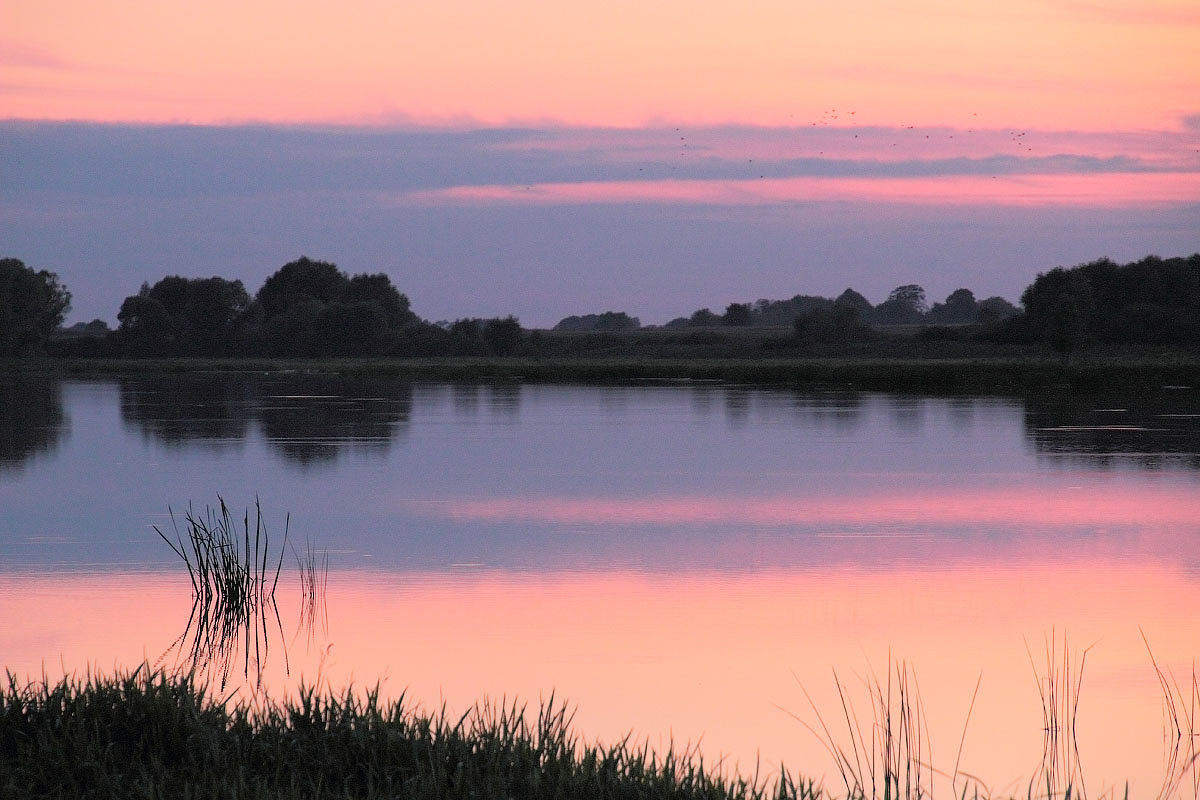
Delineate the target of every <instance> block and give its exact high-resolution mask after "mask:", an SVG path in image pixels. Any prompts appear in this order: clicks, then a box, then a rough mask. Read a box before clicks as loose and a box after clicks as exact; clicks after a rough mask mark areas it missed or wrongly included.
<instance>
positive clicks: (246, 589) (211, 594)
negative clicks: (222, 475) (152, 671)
mask: <svg viewBox="0 0 1200 800" xmlns="http://www.w3.org/2000/svg"><path fill="white" fill-rule="evenodd" d="M217 500H218V507H217V508H212V507H206V508H205V510H204V513H203V514H196V513H195V512H193V510H192V508H191V506H189V507H188V510H187V512H186V514H185V516H184V521H183V529H184V530H183V532H182V533H181V532H180V530H179V525H178V524H177V521H176V519H175V513H174V511H170V509H168V510H169V511H170V515H171V525H172V528H173V529H174V534H175V540H174V541H172V540H171V539H170V538H168V537H167V535H166V534H164V533H163V532H162V531H161V530H160V529H159V528H158V527H157V526H155V527H154V531H155V533H157V534H158V535H159V537H160V538H162V540H163V541H164V542H166V543H167V545H168V546H169V547H170V548H171V549H172V550H173V551H174V552H175V554H176V555H178V556H179V557H180V559H182V560H183V562H184V565H185V566H186V567H187V572H188V578H189V580H190V581H191V585H192V595H193V598H192V610H191V614H190V615H189V617H188V621H187V625H186V627H185V628H184V632H183V633H182V634H181V635H180V637H179V638H178V639H176V640H175V642H174V643H173V644H172V645H171V647H170V648H168V650H167V651H166V652H165V653H164V654H163V656H162V657H160V659H159V663H162V662H163V660H164V659H166V658H167V657H168V656H169V655H170V654H171V653H173V652H174V653H176V654H180V655H182V656H183V657H184V660H185V666H186V668H187V669H188V670H189V671H202V672H203V671H212V672H214V673H215V674H216V675H217V676H218V677H219V679H220V685H221V687H222V688H224V687H225V685H226V683H227V681H228V679H229V676H230V674H231V672H232V669H233V666H234V663H235V661H236V657H237V654H238V652H239V650H240V651H242V653H243V658H242V673H243V676H244V677H245V678H246V679H247V680H249V679H250V674H251V669H252V667H253V670H254V673H255V681H254V685H255V686H258V685H259V684H260V682H261V679H262V672H263V666H264V664H265V662H266V658H267V655H268V651H269V648H270V623H271V622H272V621H273V622H274V627H275V628H276V629H278V631H279V633H280V638H281V639H282V634H283V623H282V620H281V619H280V617H279V607H278V605H277V604H276V603H275V590H276V588H277V587H278V585H279V575H280V572H281V571H282V569H283V554H284V547H286V545H287V538H288V528H289V526H290V522H291V519H290V517H289V518H288V519H287V521H286V522H285V523H284V532H283V542H282V544H281V546H280V548H279V553H278V557H275V556H273V555H272V552H271V543H270V536H269V535H268V532H267V526H266V524H265V522H264V521H263V515H262V506H261V504H260V503H259V502H258V500H257V499H255V504H254V510H255V514H254V530H253V536H252V535H251V526H250V511H249V509H247V510H246V512H245V514H244V515H243V517H242V519H241V523H242V524H241V528H240V531H239V528H238V524H237V520H236V519H235V518H234V517H233V515H232V514H230V512H229V508H228V507H227V506H226V505H225V500H224V499H223V498H221V497H220V496H218V498H217ZM272 565H273V566H274V569H273V570H272V569H271V567H272ZM252 654H253V658H252V657H251V656H252ZM284 663H285V670H288V671H289V672H290V668H289V667H288V665H287V650H286V647H285V649H284ZM177 666H178V663H177Z"/></svg>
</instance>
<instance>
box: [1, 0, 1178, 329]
mask: <svg viewBox="0 0 1200 800" xmlns="http://www.w3.org/2000/svg"><path fill="white" fill-rule="evenodd" d="M1197 251H1200V5H1197V4H1196V3H1195V2H1194V0H1005V1H1004V2H1001V1H1000V0H975V1H974V2H971V3H960V2H948V1H947V0H841V2H838V3H827V2H811V1H809V0H791V1H790V2H775V1H774V0H743V1H742V2H717V1H714V2H708V3H695V2H690V3H682V2H674V1H673V0H670V1H664V2H649V3H647V2H644V0H640V1H639V2H626V1H625V0H605V1H604V2H598V1H596V0H576V1H575V2H571V3H561V2H535V1H534V0H510V1H509V2H505V3H496V2H485V1H484V0H441V1H440V2H423V1H417V0H412V1H410V2H395V1H394V0H352V1H351V2H345V3H340V4H336V5H335V4H329V3H316V2H304V1H303V0H289V2H287V3H284V2H279V1H277V0H264V1H263V2H252V3H246V2H231V1H229V0H211V1H210V2H207V3H203V4H201V3H161V2H157V1H154V2H152V1H151V0H105V2H96V3H83V2H78V0H73V1H72V0H36V2H35V1H33V0H0V256H4V257H15V258H20V259H22V260H23V261H25V262H26V263H27V264H29V265H30V266H32V267H35V268H37V269H49V270H52V271H54V272H57V273H58V274H59V276H60V278H61V279H62V280H63V282H65V283H66V284H67V286H68V287H69V288H70V290H71V291H72V294H73V310H72V312H71V314H70V315H69V320H70V321H87V320H90V319H93V318H101V319H105V320H107V321H108V322H109V323H110V324H115V322H116V313H117V310H118V308H119V306H120V303H121V300H122V299H123V298H124V297H125V296H127V295H129V294H133V293H135V292H136V291H137V289H138V286H139V285H140V284H141V283H142V282H143V281H151V282H153V281H155V280H158V279H159V278H161V277H163V276H165V275H168V274H181V275H186V276H195V277H207V276H211V275H221V276H223V277H227V278H240V279H241V280H243V282H244V283H245V284H246V286H247V288H248V289H249V290H250V291H251V292H253V291H255V290H257V288H258V287H259V286H260V285H261V284H262V281H263V280H264V279H265V278H266V277H267V276H268V275H269V274H271V273H272V272H274V271H275V270H276V269H278V268H279V267H280V266H282V265H283V264H285V263H287V262H288V261H290V260H293V259H295V258H297V257H299V256H300V255H307V256H309V257H312V258H321V259H325V260H330V261H333V262H335V263H337V264H338V265H339V266H340V267H341V268H342V269H343V270H345V271H346V272H348V273H351V274H354V273H360V272H381V271H382V272H386V273H387V274H388V275H389V276H391V278H392V280H393V282H394V283H395V284H396V285H397V286H398V287H399V288H400V290H401V291H403V292H405V293H406V294H407V295H408V296H409V298H410V299H411V301H412V306H413V309H414V311H416V312H417V313H418V314H420V315H421V316H423V317H425V318H427V319H431V320H437V319H455V318H458V317H464V316H495V315H502V314H510V313H511V314H516V315H517V316H518V317H519V318H520V319H521V321H522V322H523V323H524V324H525V325H527V326H550V325H553V324H554V323H555V322H557V321H558V320H559V319H561V318H562V317H565V316H568V315H571V314H586V313H599V312H602V311H607V310H616V311H626V312H627V313H630V314H632V315H635V316H638V317H640V318H641V319H642V321H643V323H662V322H665V321H667V320H669V319H671V318H673V317H676V316H681V315H687V314H690V313H691V312H692V311H693V310H695V309H697V308H700V307H711V308H713V309H715V310H718V311H720V310H723V308H724V306H725V305H726V304H728V303H730V302H745V301H752V300H755V299H758V298H771V299H781V298H787V297H791V296H792V295H794V294H821V295H827V296H833V295H836V294H838V293H840V292H841V291H842V290H843V289H845V288H846V287H848V286H852V287H854V288H855V289H857V290H858V291H860V292H862V293H863V294H865V295H866V296H867V297H868V299H870V300H872V301H873V302H880V301H881V300H883V299H885V298H886V296H887V294H888V292H889V291H890V290H891V289H892V288H894V287H896V286H898V285H900V284H907V283H919V284H921V285H922V286H924V287H925V289H926V291H927V294H928V296H929V299H930V301H934V300H941V299H943V298H944V297H945V296H946V295H948V294H949V293H950V292H951V291H953V290H954V289H956V288H959V287H967V288H970V289H972V290H973V291H974V292H975V294H976V295H977V296H979V297H986V296H991V295H997V294H998V295H1001V296H1004V297H1006V298H1008V299H1010V300H1013V301H1016V300H1018V299H1019V296H1020V293H1021V291H1022V290H1023V289H1024V287H1025V286H1027V285H1028V284H1029V283H1030V282H1031V281H1032V279H1033V278H1034V277H1035V276H1036V274H1037V273H1038V272H1041V271H1045V270H1047V269H1050V268H1052V267H1055V266H1059V265H1063V266H1070V265H1073V264H1077V263H1082V262H1085V261H1089V260H1092V259H1095V258H1100V257H1111V258H1113V259H1115V260H1118V261H1129V260H1133V259H1136V258H1140V257H1142V256H1145V255H1147V254H1151V253H1153V254H1157V255H1161V256H1164V257H1166V256H1172V255H1187V254H1190V253H1193V252H1197Z"/></svg>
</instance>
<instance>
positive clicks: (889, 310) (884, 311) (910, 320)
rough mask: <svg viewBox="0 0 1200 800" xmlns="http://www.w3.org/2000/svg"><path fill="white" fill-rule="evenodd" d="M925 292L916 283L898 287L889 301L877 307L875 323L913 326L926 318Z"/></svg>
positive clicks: (889, 297)
mask: <svg viewBox="0 0 1200 800" xmlns="http://www.w3.org/2000/svg"><path fill="white" fill-rule="evenodd" d="M926 311H928V307H927V306H926V305H925V290H924V289H923V288H921V287H920V286H919V285H917V284H915V283H909V284H905V285H904V286H897V287H896V288H895V289H893V290H892V293H891V294H889V295H888V299H887V300H884V301H883V302H882V303H880V304H879V305H877V306H875V314H874V317H875V321H876V322H878V323H880V324H883V325H912V324H916V323H919V322H920V321H921V320H922V319H923V318H924V316H925V312H926Z"/></svg>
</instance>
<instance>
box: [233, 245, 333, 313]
mask: <svg viewBox="0 0 1200 800" xmlns="http://www.w3.org/2000/svg"><path fill="white" fill-rule="evenodd" d="M349 282H350V281H349V279H348V278H347V277H346V275H345V273H343V272H342V271H341V270H339V269H338V268H337V265H335V264H331V263H329V262H328V261H313V260H312V259H310V258H308V257H307V256H301V257H300V258H298V259H296V260H295V261H290V262H288V263H287V264H284V265H283V266H282V267H280V268H279V269H278V270H277V271H276V272H275V273H274V274H272V275H271V276H270V277H269V278H267V280H266V282H264V283H263V285H262V288H261V289H259V290H258V294H257V295H256V297H255V299H256V300H257V301H258V303H259V305H261V306H262V309H263V314H264V316H265V318H266V319H267V320H270V319H271V318H272V317H274V316H276V315H278V314H283V313H285V312H286V311H287V310H288V309H290V308H292V307H293V306H295V305H296V304H297V303H300V302H301V301H303V300H305V299H308V300H312V301H314V302H316V304H317V305H318V306H326V305H329V304H330V303H332V302H334V301H336V300H338V299H340V298H341V295H342V292H343V291H344V290H345V289H346V286H347V284H348V283H349Z"/></svg>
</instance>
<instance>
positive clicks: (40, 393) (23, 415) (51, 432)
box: [0, 375, 66, 469]
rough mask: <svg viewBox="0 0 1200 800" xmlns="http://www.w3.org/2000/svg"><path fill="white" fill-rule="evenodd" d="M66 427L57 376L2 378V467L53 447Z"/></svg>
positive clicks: (0, 434) (14, 464) (0, 466)
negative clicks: (55, 378) (53, 377)
mask: <svg viewBox="0 0 1200 800" xmlns="http://www.w3.org/2000/svg"><path fill="white" fill-rule="evenodd" d="M65 428H66V426H65V424H64V421H63V407H62V390H61V388H60V386H59V383H58V381H57V380H54V379H52V378H45V377H37V376H23V375H13V376H9V377H6V378H3V379H0V469H5V468H8V467H16V466H19V465H20V464H22V463H23V462H24V461H25V460H26V459H28V458H31V457H32V456H34V455H36V454H37V453H44V452H49V451H51V450H53V449H54V448H55V447H57V446H58V441H59V439H60V438H61V437H62V434H63V431H64V430H65Z"/></svg>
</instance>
